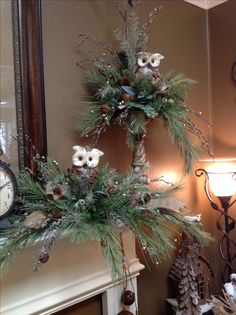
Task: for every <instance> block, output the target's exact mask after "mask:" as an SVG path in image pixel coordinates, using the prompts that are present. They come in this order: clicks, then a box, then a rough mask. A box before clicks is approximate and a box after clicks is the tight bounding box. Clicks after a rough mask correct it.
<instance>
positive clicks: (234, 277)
mask: <svg viewBox="0 0 236 315" xmlns="http://www.w3.org/2000/svg"><path fill="white" fill-rule="evenodd" d="M230 280H231V281H230V282H228V283H225V284H224V289H225V292H226V294H227V295H228V297H229V298H231V299H233V300H235V301H236V273H232V274H231V275H230Z"/></svg>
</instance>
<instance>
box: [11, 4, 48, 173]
mask: <svg viewBox="0 0 236 315" xmlns="http://www.w3.org/2000/svg"><path fill="white" fill-rule="evenodd" d="M12 29H13V52H14V72H15V98H16V117H17V118H16V120H17V130H18V160H19V169H22V168H24V167H29V168H30V169H31V170H35V165H34V162H33V157H34V156H35V154H36V153H38V154H40V155H41V156H46V155H47V132H46V113H45V93H44V72H43V45H42V17H41V0H36V1H35V0H27V1H25V0H12Z"/></svg>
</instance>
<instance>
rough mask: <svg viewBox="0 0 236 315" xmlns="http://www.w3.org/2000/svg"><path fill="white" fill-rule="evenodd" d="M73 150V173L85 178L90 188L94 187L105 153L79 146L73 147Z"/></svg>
mask: <svg viewBox="0 0 236 315" xmlns="http://www.w3.org/2000/svg"><path fill="white" fill-rule="evenodd" d="M72 149H73V152H74V153H73V155H72V163H73V166H72V169H71V173H72V174H73V175H78V176H81V177H83V178H84V179H85V180H86V182H87V184H88V185H89V186H90V185H92V184H93V182H94V180H95V178H96V176H97V165H98V163H99V159H100V156H102V155H103V154H104V153H103V152H102V151H100V150H98V149H86V148H85V147H82V146H79V145H75V146H73V147H72Z"/></svg>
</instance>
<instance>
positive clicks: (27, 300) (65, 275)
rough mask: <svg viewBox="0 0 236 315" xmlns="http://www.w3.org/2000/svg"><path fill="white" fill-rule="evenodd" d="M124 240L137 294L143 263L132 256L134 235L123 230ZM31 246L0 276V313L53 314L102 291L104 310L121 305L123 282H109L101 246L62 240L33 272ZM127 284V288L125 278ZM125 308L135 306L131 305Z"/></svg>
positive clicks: (110, 312)
mask: <svg viewBox="0 0 236 315" xmlns="http://www.w3.org/2000/svg"><path fill="white" fill-rule="evenodd" d="M123 241H124V248H125V253H126V256H127V258H128V259H129V261H130V264H131V267H130V271H131V276H132V284H133V287H134V289H135V291H136V292H135V293H136V297H137V283H136V277H137V276H138V275H139V272H140V270H141V269H143V268H144V266H143V265H142V264H140V263H139V261H138V259H137V258H136V254H135V240H134V236H133V234H132V233H130V232H127V233H124V234H123ZM36 250H37V248H35V246H34V247H31V248H28V249H27V250H25V251H24V252H23V253H20V254H19V255H18V257H17V259H16V261H15V262H14V263H12V264H11V265H10V267H9V270H8V272H7V273H6V274H4V275H2V276H1V308H0V314H2V315H19V314H21V315H29V314H35V315H36V314H40V315H46V314H53V313H55V312H57V311H59V310H61V309H64V308H67V307H69V306H71V305H74V304H76V303H79V302H81V301H83V300H86V299H88V298H90V297H92V296H95V295H97V294H101V293H102V305H103V315H113V314H117V313H118V312H119V311H120V310H121V304H120V297H121V292H122V288H123V286H122V284H121V283H119V282H116V283H114V282H113V281H112V278H111V275H110V272H109V269H108V267H107V264H106V261H105V259H104V256H103V253H102V249H101V247H100V246H99V245H98V244H97V243H96V242H87V243H86V244H84V245H83V246H76V245H75V244H72V243H71V242H70V241H69V240H68V239H62V240H60V241H58V242H57V243H56V244H55V246H54V247H53V249H52V250H51V253H50V259H49V261H48V262H47V263H46V264H45V265H42V266H41V268H40V269H39V271H38V272H32V271H31V267H32V265H33V262H34V254H35V251H36ZM128 288H129V289H132V286H131V283H130V282H129V283H128ZM130 311H131V312H134V311H135V310H134V306H131V308H130Z"/></svg>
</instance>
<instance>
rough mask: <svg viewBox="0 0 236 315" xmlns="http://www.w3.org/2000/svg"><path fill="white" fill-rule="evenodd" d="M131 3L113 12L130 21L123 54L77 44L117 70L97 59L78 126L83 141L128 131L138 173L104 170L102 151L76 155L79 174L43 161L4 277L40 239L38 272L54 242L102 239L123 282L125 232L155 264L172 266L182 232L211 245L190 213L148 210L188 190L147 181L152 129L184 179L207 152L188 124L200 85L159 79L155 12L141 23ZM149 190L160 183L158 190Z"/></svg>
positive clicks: (23, 205)
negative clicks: (162, 132)
mask: <svg viewBox="0 0 236 315" xmlns="http://www.w3.org/2000/svg"><path fill="white" fill-rule="evenodd" d="M130 5H131V7H130V9H129V12H125V13H122V11H121V9H120V8H119V7H118V6H117V5H116V7H117V9H118V12H119V13H120V14H121V16H122V18H123V20H124V32H122V31H117V32H115V35H116V37H117V38H118V40H119V43H120V47H119V49H118V50H115V49H113V48H112V47H111V46H110V45H109V44H106V43H103V42H101V41H99V40H97V39H95V38H93V37H90V36H87V35H81V36H80V38H81V43H80V46H81V45H82V44H83V43H85V42H86V41H87V40H90V41H92V42H93V43H95V44H96V45H99V46H100V47H102V48H103V49H104V50H105V51H106V52H108V53H109V54H111V56H112V59H113V62H107V61H106V60H105V58H104V57H102V58H100V57H95V58H94V60H93V61H94V67H95V69H94V71H92V72H90V73H89V74H88V83H89V84H90V86H92V88H93V95H92V101H91V102H89V103H87V104H86V106H87V110H86V112H85V113H83V115H82V120H81V121H80V123H79V125H78V126H79V128H80V130H81V132H82V134H83V135H87V136H89V135H92V136H93V137H94V140H96V139H97V138H98V137H99V136H100V135H101V132H102V131H105V129H107V128H108V127H109V126H110V125H114V124H118V125H121V126H123V127H124V128H125V130H126V132H127V142H128V144H129V146H130V148H132V150H133V160H132V163H131V166H132V169H131V171H130V173H129V174H126V175H121V174H118V173H117V171H115V170H113V169H112V168H110V167H109V166H107V165H104V166H102V167H100V168H97V164H98V161H99V157H100V156H102V152H101V151H100V150H98V149H87V148H84V147H81V146H75V147H74V148H73V149H74V154H73V158H72V163H73V166H72V168H70V169H69V170H62V169H61V168H60V166H59V164H58V163H57V162H56V161H54V160H53V159H51V158H43V157H40V156H38V155H36V156H35V163H36V164H37V169H38V172H37V174H31V172H29V171H27V170H25V171H24V172H21V174H20V176H19V188H20V195H19V198H18V207H19V209H18V211H17V212H15V213H14V215H13V216H12V217H11V221H12V227H10V228H7V229H4V230H2V231H1V236H2V237H3V238H4V242H2V245H1V257H2V259H1V261H0V263H1V269H4V268H5V267H7V265H8V264H9V262H10V261H11V260H12V259H13V258H14V257H15V256H16V254H18V253H19V252H21V250H22V249H23V248H25V247H28V246H31V245H32V244H34V243H35V242H36V241H38V242H39V244H41V245H40V249H39V251H38V252H37V253H36V259H35V265H34V267H33V269H34V270H37V269H38V267H39V265H41V264H44V263H46V262H47V261H48V259H49V258H50V257H49V256H50V248H51V247H52V245H53V244H54V241H55V240H56V239H58V238H61V237H68V238H70V239H71V240H72V241H74V242H76V243H77V244H81V243H84V242H86V241H89V240H96V241H97V242H98V243H99V244H100V245H101V247H102V249H103V252H104V255H105V257H106V259H107V262H108V264H109V266H110V268H111V271H112V275H113V278H114V279H117V278H118V277H122V276H124V270H123V268H122V266H123V264H122V262H123V261H124V259H125V257H124V253H123V252H122V246H121V243H120V233H122V231H123V230H124V229H129V230H131V231H132V232H133V233H134V235H135V236H136V238H137V240H138V242H139V244H140V246H141V248H145V250H146V251H147V253H148V254H149V255H150V257H151V258H152V260H153V261H154V262H155V263H157V262H160V261H162V260H163V259H167V258H168V257H169V253H170V250H172V249H173V248H174V247H175V242H174V237H173V230H174V232H176V233H180V231H184V232H185V233H186V234H188V235H191V236H193V237H194V238H196V239H197V241H198V242H199V243H201V244H207V243H208V242H209V240H211V237H210V236H209V234H208V233H206V232H205V231H204V230H203V227H202V224H201V222H199V220H197V219H196V216H195V214H194V213H193V212H192V211H191V210H189V209H187V208H186V207H183V208H180V209H179V210H178V211H173V210H172V209H169V208H165V207H158V206H155V203H152V202H151V200H157V199H160V198H165V197H168V196H170V195H171V194H173V193H174V192H176V191H178V190H179V189H180V188H181V185H180V184H169V183H165V182H163V180H162V179H160V178H156V179H153V180H152V179H149V178H148V176H147V174H146V171H147V168H148V163H147V161H146V156H145V150H144V137H145V135H146V131H147V126H148V123H149V122H150V121H152V120H153V119H159V118H160V119H163V120H164V122H165V124H166V127H167V128H168V130H169V132H170V134H171V136H172V138H173V139H174V141H175V142H176V143H177V145H178V147H179V149H180V152H181V153H182V154H183V157H184V165H185V167H184V173H189V172H190V171H191V167H192V163H193V161H194V160H195V159H196V158H197V156H198V154H199V151H200V150H201V144H202V147H204V148H205V147H207V141H206V139H205V137H204V136H203V135H202V133H201V132H200V130H199V129H198V127H197V126H196V125H195V124H194V123H193V122H192V120H191V119H190V117H189V114H190V113H192V111H191V110H190V109H188V107H187V106H186V105H185V102H184V100H185V97H186V95H187V92H188V91H189V89H190V87H191V85H192V83H193V81H192V80H190V79H188V78H186V77H185V76H184V75H182V74H177V75H174V74H173V73H168V74H161V73H160V72H159V70H158V65H159V62H160V60H161V59H163V56H162V55H161V54H159V53H156V54H149V53H144V51H145V44H146V43H147V41H148V37H149V31H148V26H149V25H150V24H151V22H152V20H153V19H154V18H155V16H156V14H157V9H155V10H154V11H153V12H151V13H150V16H149V19H148V21H147V22H146V23H144V24H143V25H140V24H139V21H138V16H137V13H136V8H135V1H130ZM192 136H193V137H192ZM193 138H195V139H196V140H197V141H196V142H194V141H193ZM84 161H86V163H84ZM94 161H95V162H94ZM85 164H86V165H85ZM150 182H155V183H156V188H155V189H154V190H153V189H151V188H150V187H149V183H150Z"/></svg>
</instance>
